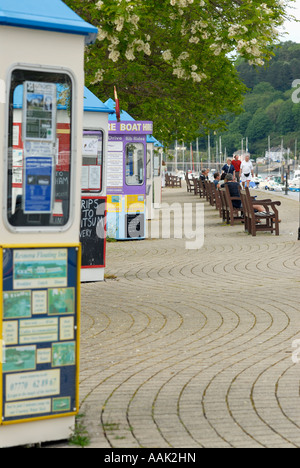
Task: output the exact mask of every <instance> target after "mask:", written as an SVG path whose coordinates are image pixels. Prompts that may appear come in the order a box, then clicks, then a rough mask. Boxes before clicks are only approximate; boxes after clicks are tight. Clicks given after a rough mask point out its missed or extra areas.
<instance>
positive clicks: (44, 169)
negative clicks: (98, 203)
mask: <svg viewBox="0 0 300 468" xmlns="http://www.w3.org/2000/svg"><path fill="white" fill-rule="evenodd" d="M8 117H9V118H8V148H7V219H8V222H9V224H10V225H11V226H15V227H16V228H18V227H31V228H34V227H36V228H38V227H40V226H43V227H47V226H49V227H51V226H54V227H62V226H64V225H66V224H67V222H68V221H69V217H70V205H71V204H70V186H71V154H72V137H71V133H72V125H71V122H72V81H71V78H70V76H69V75H67V74H64V73H55V72H45V71H33V70H26V69H18V70H14V71H13V72H12V76H11V83H10V93H9V115H8Z"/></svg>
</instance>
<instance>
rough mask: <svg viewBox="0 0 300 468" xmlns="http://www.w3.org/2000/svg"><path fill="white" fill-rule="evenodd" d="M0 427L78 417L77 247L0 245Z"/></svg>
mask: <svg viewBox="0 0 300 468" xmlns="http://www.w3.org/2000/svg"><path fill="white" fill-rule="evenodd" d="M0 258H1V263H2V271H3V277H2V279H1V309H0V332H1V338H2V340H3V356H2V362H1V363H0V400H1V401H0V417H1V419H0V424H3V425H6V424H14V423H17V422H25V421H33V420H40V419H49V418H55V417H62V416H66V415H67V416H70V415H75V414H77V412H78V407H79V401H78V367H79V324H80V316H79V310H80V296H79V290H80V259H81V248H80V245H79V244H78V245H73V246H69V245H58V246H57V245H56V246H53V247H49V246H48V245H47V246H44V245H41V246H37V247H34V248H31V247H29V246H26V247H21V246H2V247H1V248H0Z"/></svg>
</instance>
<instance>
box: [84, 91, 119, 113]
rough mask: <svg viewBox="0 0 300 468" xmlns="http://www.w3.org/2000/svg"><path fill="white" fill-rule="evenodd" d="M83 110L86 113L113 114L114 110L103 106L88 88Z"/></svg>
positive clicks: (85, 93)
mask: <svg viewBox="0 0 300 468" xmlns="http://www.w3.org/2000/svg"><path fill="white" fill-rule="evenodd" d="M83 108H84V110H85V111H86V112H106V113H107V114H112V113H113V110H112V109H109V107H108V106H106V105H105V104H103V102H102V101H100V99H98V98H97V96H95V94H93V93H92V91H90V90H89V89H88V88H87V87H86V86H85V87H84V99H83Z"/></svg>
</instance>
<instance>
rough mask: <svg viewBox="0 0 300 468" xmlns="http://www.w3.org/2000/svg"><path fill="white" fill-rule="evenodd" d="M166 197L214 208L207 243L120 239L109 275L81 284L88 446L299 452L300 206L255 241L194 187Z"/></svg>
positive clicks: (286, 203)
mask: <svg viewBox="0 0 300 468" xmlns="http://www.w3.org/2000/svg"><path fill="white" fill-rule="evenodd" d="M269 196H270V194H268V197H269ZM262 197H263V198H266V196H265V194H264V195H263V196H262ZM273 197H275V198H276V194H275V195H273ZM163 199H164V202H166V203H170V204H171V203H174V202H180V203H182V204H183V203H191V202H192V203H194V209H195V207H196V206H198V204H204V205H205V243H204V246H203V247H202V249H200V250H186V248H185V239H156V240H155V239H149V240H145V241H139V242H123V243H110V244H108V246H107V268H106V275H107V279H106V281H105V282H104V283H89V284H84V285H82V331H81V372H80V400H81V413H83V414H84V421H85V425H86V427H87V430H88V432H89V435H90V439H91V445H90V447H92V448H96V447H99V448H154V447H156V448H170V447H172V448H199V447H206V448H209V447H213V448H216V447H225V448H226V447H227V448H230V447H236V448H240V447H242V448H256V447H257V448H262V447H268V448H271V447H278V448H279V447H286V448H294V447H300V397H299V389H300V387H299V382H300V364H295V363H294V362H293V360H292V353H293V352H295V356H296V357H297V349H298V348H300V345H299V344H298V346H297V348H293V343H294V340H297V339H299V340H300V308H299V300H300V292H299V283H300V275H299V272H300V256H299V251H300V241H298V240H297V233H298V226H299V203H298V202H296V201H294V200H290V199H288V198H284V197H281V198H280V200H281V201H282V206H281V207H280V218H281V219H282V223H281V227H280V228H281V234H280V236H279V237H275V236H272V235H271V234H269V233H266V234H265V233H258V235H257V237H256V238H254V237H251V236H249V235H248V234H246V233H245V232H244V227H243V225H236V226H234V227H231V226H226V225H224V224H223V223H222V222H221V220H220V218H219V216H218V213H217V211H216V210H215V209H214V208H213V207H211V206H210V205H208V203H207V202H204V201H201V200H200V199H199V198H198V197H195V196H194V195H192V194H190V193H187V192H186V190H185V189H184V188H182V189H164V192H163ZM296 344H297V343H296ZM296 344H295V345H296ZM299 358H300V352H299Z"/></svg>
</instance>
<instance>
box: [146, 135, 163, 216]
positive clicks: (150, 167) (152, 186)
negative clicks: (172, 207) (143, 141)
mask: <svg viewBox="0 0 300 468" xmlns="http://www.w3.org/2000/svg"><path fill="white" fill-rule="evenodd" d="M162 147H163V145H162V144H161V143H160V142H159V141H158V140H157V139H156V138H154V137H153V135H148V136H147V195H146V206H147V219H149V220H152V219H154V218H155V208H159V207H160V205H161V163H162V157H161V156H162V155H161V148H162Z"/></svg>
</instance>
